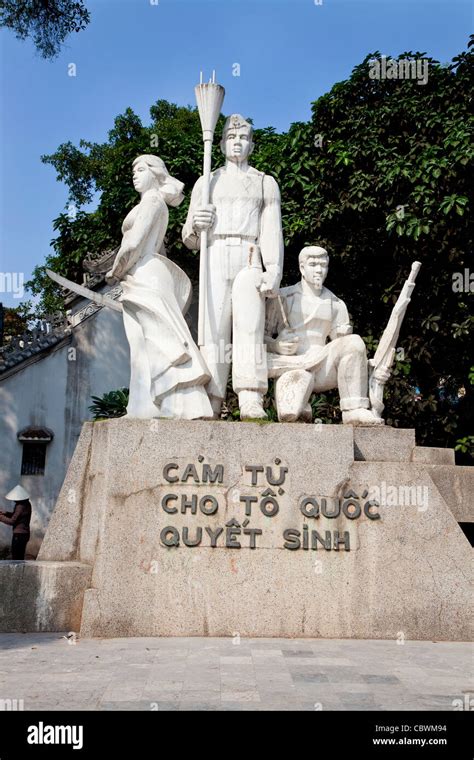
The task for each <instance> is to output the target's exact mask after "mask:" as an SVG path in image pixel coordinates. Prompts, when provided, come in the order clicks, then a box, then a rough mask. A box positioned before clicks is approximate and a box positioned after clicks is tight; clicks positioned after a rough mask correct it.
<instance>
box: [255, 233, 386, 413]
mask: <svg viewBox="0 0 474 760" xmlns="http://www.w3.org/2000/svg"><path fill="white" fill-rule="evenodd" d="M299 265H300V272H301V281H300V282H298V283H297V284H296V285H292V286H290V287H288V288H283V289H282V290H281V291H280V296H279V297H278V298H275V299H272V300H271V301H269V302H268V308H267V324H266V332H267V338H266V342H267V347H268V351H269V352H271V353H269V354H268V357H267V359H268V372H269V377H276V378H278V379H277V381H276V384H275V400H276V406H277V411H278V419H279V420H280V421H281V422H295V421H296V420H298V419H302V420H305V421H307V422H311V407H310V405H309V399H310V397H311V395H312V394H313V393H315V392H319V393H322V392H324V391H328V390H331V389H333V388H338V389H339V396H340V406H341V411H342V421H343V423H346V424H350V425H378V424H383V420H382V419H380V418H379V417H377V416H376V415H375V414H374V412H373V411H372V410H371V409H370V408H369V407H370V402H369V398H368V376H367V375H368V367H367V353H366V349H365V344H364V341H363V340H362V338H361V337H360V336H359V335H352V326H351V324H350V322H349V314H348V311H347V307H346V305H345V303H344V301H341V299H340V298H337V297H336V296H335V295H334V293H331V291H330V290H328V288H326V287H324V280H325V279H326V275H327V272H328V265H329V256H328V253H327V251H326V250H325V249H324V248H320V247H318V246H309V247H307V248H303V250H302V251H301V252H300V255H299ZM328 339H329V342H327V341H328ZM378 372H379V378H380V379H382V380H384V381H385V380H386V379H387V377H388V376H389V375H390V373H389V372H388V373H385V372H384V371H383V370H380V371H378Z"/></svg>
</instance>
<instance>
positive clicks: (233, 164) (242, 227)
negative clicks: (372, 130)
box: [183, 114, 283, 418]
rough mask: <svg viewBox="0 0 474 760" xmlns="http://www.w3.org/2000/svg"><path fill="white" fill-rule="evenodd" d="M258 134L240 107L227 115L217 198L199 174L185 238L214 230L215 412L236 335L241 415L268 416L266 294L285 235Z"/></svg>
mask: <svg viewBox="0 0 474 760" xmlns="http://www.w3.org/2000/svg"><path fill="white" fill-rule="evenodd" d="M252 134H253V128H252V125H251V124H249V122H247V121H245V119H244V118H243V117H242V116H240V115H239V114H233V115H232V116H230V117H229V118H228V119H227V121H226V123H225V126H224V131H223V135H222V140H221V150H222V152H223V154H224V155H225V158H226V161H225V165H224V166H222V167H221V168H219V169H217V170H216V171H214V172H212V175H211V186H210V203H209V205H207V206H206V205H202V201H201V196H202V185H203V178H202V177H200V179H198V181H197V182H196V184H195V186H194V189H193V192H192V196H191V203H190V206H189V212H188V217H187V220H186V224H185V226H184V228H183V241H184V243H185V245H186V246H187V247H188V248H190V249H194V250H197V249H199V244H200V234H201V231H202V230H204V229H207V230H208V231H209V232H208V235H209V237H208V250H207V255H208V261H207V281H206V283H205V288H204V292H205V307H204V325H203V326H201V327H202V328H203V336H204V337H203V341H202V345H201V351H202V354H203V356H204V358H205V360H206V363H207V366H208V368H209V371H210V373H211V381H210V382H209V384H208V386H207V391H208V393H209V396H210V399H211V404H212V409H213V412H214V416H215V417H218V416H219V413H220V410H221V405H222V401H223V400H224V399H225V396H226V386H227V380H228V377H229V351H228V347H229V344H230V341H231V336H232V385H233V388H234V391H235V392H236V393H238V397H239V407H240V415H241V418H265V417H266V415H265V412H264V410H263V395H264V393H265V392H266V390H267V387H268V382H267V364H266V351H265V346H264V328H265V297H266V296H271V295H275V294H276V292H277V291H278V288H279V285H280V280H281V275H282V270H283V235H282V228H281V210H280V191H279V188H278V185H277V183H276V181H275V180H274V179H273V177H270V176H268V175H266V174H264V173H263V172H260V171H257V169H254V168H253V167H251V166H249V164H248V158H249V156H250V154H251V153H252V150H253V147H254V145H253V139H252ZM263 267H265V271H264V269H263Z"/></svg>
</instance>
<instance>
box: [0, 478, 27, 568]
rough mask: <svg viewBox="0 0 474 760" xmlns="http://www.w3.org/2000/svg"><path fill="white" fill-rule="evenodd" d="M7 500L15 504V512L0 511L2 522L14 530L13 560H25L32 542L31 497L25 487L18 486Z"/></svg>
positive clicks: (7, 495) (8, 495)
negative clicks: (28, 546) (29, 542)
mask: <svg viewBox="0 0 474 760" xmlns="http://www.w3.org/2000/svg"><path fill="white" fill-rule="evenodd" d="M5 499H8V501H14V502H15V508H14V510H13V512H10V513H7V512H1V511H0V522H2V523H4V524H5V525H11V527H12V528H13V536H12V559H25V549H26V545H27V543H28V541H29V540H30V520H31V504H30V497H29V494H28V492H27V491H25V489H24V488H23V486H20V485H17V486H15V488H12V490H11V491H9V492H8V493H7V494H6V496H5Z"/></svg>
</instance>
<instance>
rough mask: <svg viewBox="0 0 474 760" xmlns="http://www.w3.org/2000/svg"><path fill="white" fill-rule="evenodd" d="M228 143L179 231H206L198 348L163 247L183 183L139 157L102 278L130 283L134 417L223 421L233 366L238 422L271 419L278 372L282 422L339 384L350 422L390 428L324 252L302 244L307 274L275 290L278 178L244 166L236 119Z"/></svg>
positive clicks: (249, 143)
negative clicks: (128, 206)
mask: <svg viewBox="0 0 474 760" xmlns="http://www.w3.org/2000/svg"><path fill="white" fill-rule="evenodd" d="M221 149H222V152H223V154H224V156H225V164H224V166H222V167H221V168H219V169H217V170H216V171H214V172H212V173H211V175H210V177H211V179H210V186H209V191H210V192H209V200H210V202H209V203H203V200H202V194H203V177H201V178H200V179H199V180H198V181H197V182H196V184H195V186H194V189H193V191H192V196H191V203H190V206H189V212H188V216H187V220H186V223H185V225H184V228H183V235H182V236H183V241H184V243H185V245H186V246H187V247H188V248H190V249H193V250H195V249H199V247H200V237H201V235H202V233H203V231H204V230H206V231H207V249H206V255H207V262H206V263H207V266H206V270H205V271H206V281H205V283H203V285H204V287H203V288H202V289H201V293H203V294H204V299H205V302H204V304H203V306H204V308H203V309H202V320H203V323H202V324H201V325H200V331H199V332H200V335H201V336H202V338H201V340H200V343H201V345H200V346H199V347H198V346H197V345H196V344H195V342H194V341H193V338H192V337H191V333H190V331H189V328H188V326H187V324H186V321H185V319H184V313H185V311H186V309H187V307H188V306H189V301H190V296H191V283H190V281H189V279H188V277H187V275H186V274H185V273H184V272H183V271H182V270H181V269H180V268H179V267H177V266H176V265H175V264H173V263H172V262H171V261H170V260H169V259H168V258H167V257H166V252H165V250H164V245H163V241H164V237H165V234H166V229H167V225H168V208H167V206H168V205H172V206H177V205H179V204H180V203H181V201H182V200H183V184H182V183H181V182H179V181H178V180H177V179H175V178H173V177H171V176H170V175H169V173H168V171H167V169H166V166H165V164H164V163H163V161H162V160H161V159H160V158H158V157H157V156H154V155H142V156H139V157H138V158H137V159H135V161H134V162H133V183H134V187H135V189H136V190H137V191H138V192H139V193H140V196H141V198H140V202H139V204H138V205H137V206H135V207H134V208H133V209H132V210H131V211H130V213H129V214H128V215H127V217H126V218H125V220H124V222H123V226H122V233H123V238H122V243H121V246H120V249H119V251H118V253H117V256H116V258H115V262H114V264H113V267H112V269H111V270H110V272H108V273H107V281H108V282H114V283H115V282H120V283H121V286H122V289H123V294H122V296H121V300H122V305H123V315H124V324H125V330H126V335H127V338H128V341H129V344H130V356H131V378H130V399H129V405H128V409H127V416H129V417H141V418H151V417H170V418H178V419H195V418H205V419H216V418H218V417H219V416H220V413H221V406H222V402H223V401H224V399H225V396H226V387H227V382H228V377H229V371H230V363H231V361H232V385H233V389H234V391H235V392H236V393H237V394H238V399H239V408H240V415H241V418H242V419H259V418H260V419H264V418H265V417H266V414H265V411H264V407H263V399H264V395H265V393H266V392H267V389H268V379H269V378H276V383H275V401H276V407H277V412H278V419H279V420H280V421H286V422H294V421H296V420H303V421H311V407H310V403H309V402H310V397H311V395H312V394H313V393H315V392H322V391H327V390H330V389H333V388H338V389H339V394H340V405H341V410H342V419H343V422H344V423H349V424H352V425H375V424H381V423H383V421H382V419H381V416H380V414H379V413H378V412H377V411H375V410H374V409H371V404H370V401H369V379H368V361H367V355H366V349H365V345H364V342H363V340H362V338H360V337H359V336H358V335H353V334H352V327H351V325H350V322H349V315H348V311H347V308H346V305H345V304H344V302H343V301H341V300H340V299H339V298H337V297H336V296H335V295H334V294H333V293H331V291H330V290H328V289H327V288H326V287H325V286H324V281H325V278H326V275H327V271H328V263H329V256H328V254H327V251H325V250H324V249H323V248H320V247H318V246H310V247H307V248H304V249H303V250H302V251H301V253H300V254H299V266H300V272H301V281H300V282H298V283H297V284H296V285H293V286H291V287H287V288H283V289H281V290H280V281H281V277H282V272H283V255H284V250H283V235H282V224H281V209H280V191H279V188H278V185H277V183H276V181H275V180H274V179H273V177H270V176H268V175H266V174H264V173H263V172H260V171H257V170H256V169H254V168H253V167H251V166H250V165H249V163H248V161H249V157H250V155H251V153H252V150H253V129H252V126H251V124H249V123H248V122H247V121H246V120H245V119H244V118H242V117H241V116H240V115H238V114H234V115H232V116H230V117H229V118H228V119H227V121H226V123H225V126H224V131H223V135H222V140H221ZM230 347H231V349H232V350H230ZM231 357H232V358H231ZM375 372H376V373H378V375H377V379H378V380H379V381H382V382H384V381H386V379H387V377H388V375H389V372H388V371H387V370H384V369H380V368H378V369H376V370H375Z"/></svg>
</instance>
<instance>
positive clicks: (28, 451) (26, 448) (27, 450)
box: [21, 441, 47, 475]
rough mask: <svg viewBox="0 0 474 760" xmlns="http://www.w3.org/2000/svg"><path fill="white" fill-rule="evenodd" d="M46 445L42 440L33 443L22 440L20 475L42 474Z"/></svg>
mask: <svg viewBox="0 0 474 760" xmlns="http://www.w3.org/2000/svg"><path fill="white" fill-rule="evenodd" d="M46 446H47V444H46V443H44V442H43V441H40V442H35V443H33V442H30V441H23V457H22V460H21V474H22V475H44V466H45V462H46Z"/></svg>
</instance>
